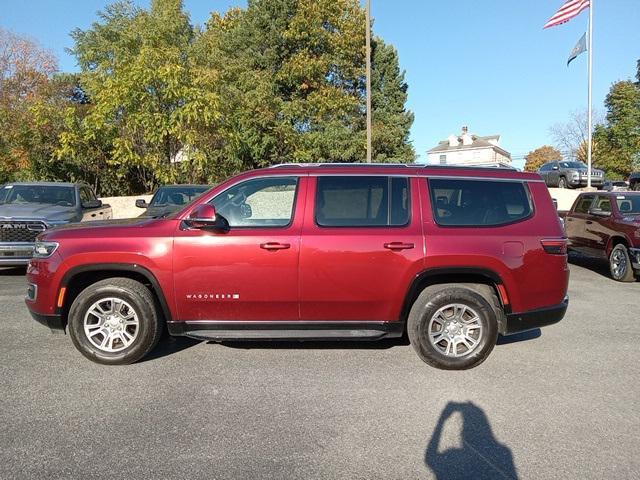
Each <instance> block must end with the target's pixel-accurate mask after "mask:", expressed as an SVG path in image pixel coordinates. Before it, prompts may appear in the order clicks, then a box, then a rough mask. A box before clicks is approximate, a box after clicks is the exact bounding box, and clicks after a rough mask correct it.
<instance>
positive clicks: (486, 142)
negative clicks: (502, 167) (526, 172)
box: [427, 135, 511, 158]
mask: <svg viewBox="0 0 640 480" xmlns="http://www.w3.org/2000/svg"><path fill="white" fill-rule="evenodd" d="M471 139H472V142H471V144H470V145H463V144H462V142H460V143H458V145H454V146H453V147H452V146H451V145H449V140H442V141H441V142H438V145H436V146H435V147H433V148H432V149H431V150H428V151H427V153H438V152H456V151H462V150H472V149H475V148H493V149H494V150H496V151H498V152H500V153H502V154H503V155H505V156H507V157H509V158H511V154H510V153H509V152H507V151H506V150H505V149H503V148H500V147H499V146H497V145H495V144H493V143H491V140H499V139H500V135H488V136H485V137H479V136H477V135H471Z"/></svg>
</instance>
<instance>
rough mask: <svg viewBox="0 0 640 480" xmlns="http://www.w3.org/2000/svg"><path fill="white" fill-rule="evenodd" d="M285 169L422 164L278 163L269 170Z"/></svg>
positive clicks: (390, 166) (417, 165)
mask: <svg viewBox="0 0 640 480" xmlns="http://www.w3.org/2000/svg"><path fill="white" fill-rule="evenodd" d="M287 167H317V168H327V167H388V168H396V167H407V168H409V167H411V168H415V167H424V165H423V164H416V163H411V164H407V163H364V162H326V163H278V164H277V165H271V166H270V167H269V168H287Z"/></svg>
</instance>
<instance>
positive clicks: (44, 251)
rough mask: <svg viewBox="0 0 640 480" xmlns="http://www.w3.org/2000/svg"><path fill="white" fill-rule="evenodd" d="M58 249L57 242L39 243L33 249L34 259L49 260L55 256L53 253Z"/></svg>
mask: <svg viewBox="0 0 640 480" xmlns="http://www.w3.org/2000/svg"><path fill="white" fill-rule="evenodd" d="M57 248H58V243H56V242H38V241H36V244H35V245H34V247H33V256H34V258H48V257H50V256H51V255H53V252H55V251H56V249H57Z"/></svg>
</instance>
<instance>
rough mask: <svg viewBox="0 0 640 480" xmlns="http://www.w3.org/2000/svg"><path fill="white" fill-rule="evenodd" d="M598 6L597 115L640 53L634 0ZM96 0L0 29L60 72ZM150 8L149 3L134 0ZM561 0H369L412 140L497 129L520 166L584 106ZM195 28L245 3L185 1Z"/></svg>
mask: <svg viewBox="0 0 640 480" xmlns="http://www.w3.org/2000/svg"><path fill="white" fill-rule="evenodd" d="M591 1H592V4H594V10H593V14H594V22H593V25H594V34H593V43H594V45H593V46H594V48H593V59H594V60H593V61H594V70H593V106H594V109H596V110H599V111H600V112H604V99H605V96H606V94H607V92H608V90H609V87H610V86H611V84H612V83H613V82H615V81H618V80H626V79H632V78H633V77H634V76H635V71H636V62H637V60H638V59H640V0H591ZM108 3H110V2H108V1H103V0H0V26H2V27H3V28H6V29H9V30H11V31H13V32H15V33H19V34H23V35H27V36H30V37H32V38H33V39H35V40H37V41H38V42H39V43H40V44H41V45H43V46H45V47H47V48H49V49H51V50H53V52H55V53H56V55H57V56H58V59H59V63H60V69H61V70H62V71H76V70H77V65H76V63H75V59H74V58H73V57H72V56H71V55H69V54H68V53H67V51H66V49H67V48H69V47H71V46H72V42H71V38H70V37H69V32H71V31H72V30H73V29H75V28H81V29H86V28H88V27H90V26H91V24H92V23H93V22H94V21H96V20H97V16H96V12H97V11H99V10H101V9H103V8H104V6H105V5H107V4H108ZM135 3H137V4H139V5H140V6H143V7H145V6H148V5H149V0H135ZM563 3H564V0H528V1H526V0H483V1H479V0H456V1H443V0H440V1H435V0H372V17H373V19H374V22H375V23H374V35H378V36H380V37H382V38H383V39H384V40H385V42H387V43H391V44H393V45H394V46H395V47H396V48H397V50H398V52H399V56H400V64H401V68H402V69H403V70H405V71H406V81H407V83H408V85H409V99H408V102H407V107H408V108H409V109H410V110H412V111H413V112H414V114H415V122H414V124H413V127H412V129H411V141H412V142H413V145H414V147H415V149H416V152H417V154H418V155H419V160H418V161H426V151H427V150H429V149H430V148H432V147H434V146H435V145H436V144H437V143H438V141H440V140H443V139H445V138H446V137H448V136H449V135H450V134H452V133H460V131H461V128H462V126H463V125H466V126H468V127H469V131H470V132H472V133H476V134H478V135H493V134H500V135H501V136H502V138H501V146H502V147H504V148H505V149H506V150H508V151H509V152H511V155H512V158H513V160H514V165H515V166H522V164H523V162H524V161H523V157H524V155H526V154H527V153H528V152H529V151H531V150H533V149H535V148H537V147H539V146H542V145H545V144H550V143H552V138H551V136H550V134H549V128H550V127H551V126H552V125H554V124H557V123H561V122H565V121H568V119H569V115H570V113H571V112H573V111H584V110H585V109H586V108H587V55H586V54H583V55H581V56H580V57H578V58H577V59H576V60H574V61H573V62H572V63H571V65H570V66H569V67H567V66H566V61H567V58H568V56H569V52H570V51H571V49H572V48H573V47H574V45H575V44H576V43H577V41H578V40H579V38H580V36H581V35H582V34H583V33H584V31H585V30H586V29H587V20H588V10H587V11H585V12H583V13H582V14H580V16H578V17H576V18H574V19H573V20H571V21H570V22H569V23H566V24H564V25H560V26H557V27H552V28H550V29H547V30H543V29H542V26H543V25H544V23H545V22H546V21H547V20H548V19H549V17H551V16H552V15H553V14H554V13H555V11H556V10H557V9H558V8H559V7H560V6H561V5H562V4H563ZM184 4H185V8H186V10H187V11H188V12H189V14H190V15H191V20H192V22H193V23H194V24H198V25H202V24H203V23H204V22H206V20H207V19H208V18H209V16H210V13H211V12H212V11H219V12H225V11H226V10H227V9H228V8H230V7H232V6H241V7H244V6H246V1H234V0H185V1H184Z"/></svg>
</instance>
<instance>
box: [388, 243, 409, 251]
mask: <svg viewBox="0 0 640 480" xmlns="http://www.w3.org/2000/svg"><path fill="white" fill-rule="evenodd" d="M383 246H384V248H386V249H389V250H408V249H410V248H413V246H414V245H413V243H405V242H389V243H385V244H384V245H383Z"/></svg>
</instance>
